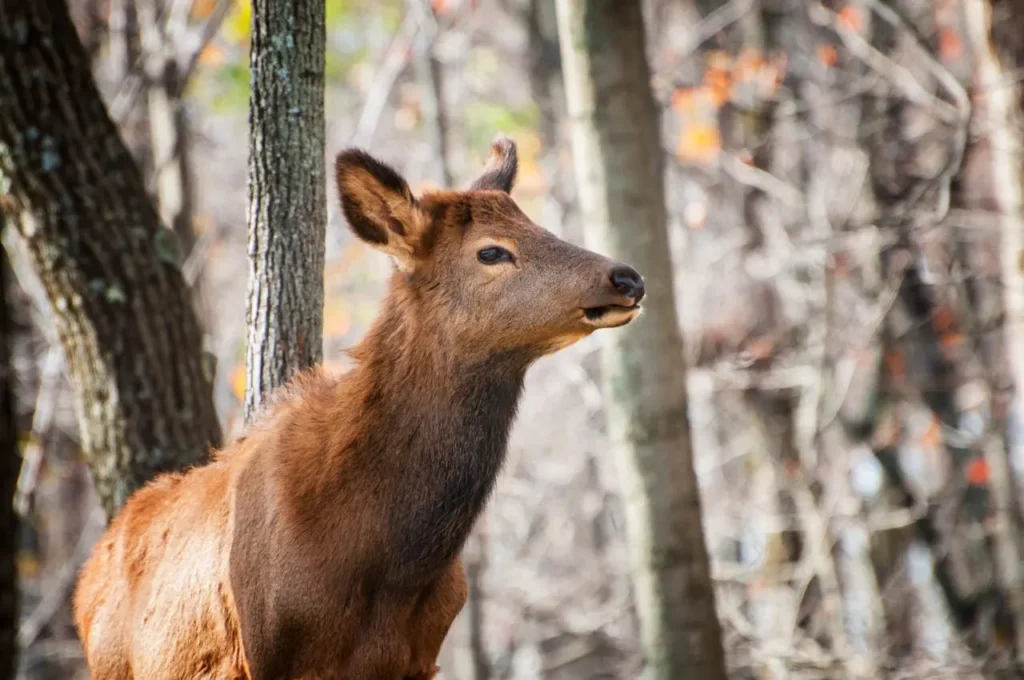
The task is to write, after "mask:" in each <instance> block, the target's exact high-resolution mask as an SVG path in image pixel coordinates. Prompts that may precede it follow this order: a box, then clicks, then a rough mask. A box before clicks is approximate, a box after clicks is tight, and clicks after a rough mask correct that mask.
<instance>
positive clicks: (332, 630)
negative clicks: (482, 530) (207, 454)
mask: <svg viewBox="0 0 1024 680" xmlns="http://www.w3.org/2000/svg"><path fill="white" fill-rule="evenodd" d="M336 173H337V177H336V178H337V186H338V193H339V194H340V197H341V204H342V208H343V210H344V213H345V217H346V218H347V220H348V224H349V226H350V227H351V229H352V231H353V232H354V233H355V235H356V236H358V237H359V238H360V239H362V240H363V241H365V242H366V243H369V244H370V245H373V246H375V247H377V248H379V249H381V250H383V251H384V252H386V253H388V254H389V255H391V256H392V258H393V259H394V261H395V263H396V265H397V267H396V270H395V272H394V274H393V275H392V277H391V280H390V283H389V289H388V295H387V297H386V299H385V300H384V302H383V304H382V308H381V310H380V314H379V316H378V318H377V319H376V321H375V322H374V325H373V327H372V328H371V330H370V331H369V333H368V334H367V336H366V337H365V339H364V340H363V341H362V342H361V343H360V344H359V345H358V346H357V347H355V348H354V349H353V350H352V351H351V353H352V356H353V358H354V359H355V360H356V364H355V367H354V368H353V369H352V370H351V371H350V372H348V373H347V374H345V375H343V376H341V377H333V376H330V375H327V374H325V373H324V372H322V371H320V370H313V371H310V372H308V373H306V374H304V375H300V376H299V377H297V378H296V379H295V380H294V382H293V383H292V384H291V385H290V386H289V387H288V388H286V389H284V390H283V391H282V393H281V394H278V395H277V396H276V398H275V399H274V400H273V402H274V403H273V405H272V406H270V407H268V409H267V412H266V414H265V416H264V417H263V419H262V420H261V421H260V422H259V423H257V424H256V425H254V426H253V427H252V428H251V431H250V432H249V433H248V434H247V436H246V437H245V439H243V440H239V441H236V442H234V443H233V444H232V445H230V446H229V447H227V448H226V449H225V450H224V451H222V452H220V453H218V454H217V455H216V456H215V458H214V460H213V462H211V463H210V464H208V465H206V466H204V467H201V468H197V469H194V470H191V471H189V472H187V473H183V474H173V475H171V474H169V475H163V476H161V477H159V478H157V479H156V480H154V481H153V482H152V483H151V484H149V485H148V486H146V487H144V488H143V489H141V490H140V491H138V493H136V494H135V495H134V496H132V497H131V498H130V499H129V500H128V502H127V503H126V504H125V506H124V509H123V510H122V511H121V513H120V514H119V515H118V516H117V517H116V518H115V519H114V521H113V522H112V523H111V525H110V528H109V530H108V531H107V533H106V534H105V536H104V537H103V539H102V540H101V541H100V542H99V543H98V544H97V546H96V548H95V550H94V552H93V554H92V556H91V557H90V559H89V561H88V563H87V564H86V565H85V568H84V570H83V572H82V574H81V577H80V580H79V582H78V586H77V589H76V591H75V596H74V606H75V622H76V625H77V627H78V631H79V634H80V635H81V638H82V642H83V644H84V646H85V652H86V657H87V659H88V664H89V668H90V671H91V673H92V677H93V678H94V680H127V679H129V678H132V679H135V680H172V679H179V678H180V679H182V680H184V679H186V678H187V679H189V680H192V679H195V678H211V679H213V678H216V679H218V680H220V679H232V680H233V679H236V678H238V679H242V678H244V679H249V680H284V679H288V678H317V679H322V680H333V679H339V680H340V679H341V678H351V679H352V680H403V679H410V678H416V679H424V680H425V679H428V678H431V677H433V675H434V674H435V672H436V670H437V668H436V666H435V661H436V658H437V653H438V650H439V648H440V646H441V642H442V641H443V639H444V637H445V635H446V633H447V631H448V627H449V625H450V624H451V622H452V619H454V618H455V615H456V614H457V613H458V612H459V610H460V609H461V608H462V605H463V602H464V601H465V599H466V582H465V574H464V572H463V569H462V565H461V563H460V562H459V553H460V551H461V549H462V547H463V544H464V542H465V540H466V537H467V535H468V534H469V531H470V529H471V527H472V526H473V523H474V521H475V520H476V518H477V516H478V515H479V514H480V511H481V510H482V509H483V507H484V503H485V502H486V501H487V497H488V495H489V494H490V492H491V488H492V487H493V485H494V481H495V478H496V476H497V474H498V471H499V469H500V468H501V465H502V462H503V460H504V458H505V448H506V442H507V439H508V432H509V427H510V426H511V424H512V419H513V417H514V414H515V410H516V403H517V401H518V399H519V394H520V392H521V391H522V386H523V377H524V374H525V372H526V369H527V367H528V366H529V365H530V364H531V363H532V362H533V361H534V360H535V359H537V358H538V357H540V356H542V355H544V354H548V353H550V352H554V351H556V350H558V349H561V348H563V347H567V346H568V345H570V344H572V343H573V342H576V341H577V340H579V339H580V338H582V337H584V336H586V335H588V334H589V333H591V332H593V331H594V330H595V329H599V328H612V327H615V326H622V325H624V324H626V323H629V322H630V321H632V320H633V319H634V318H636V316H637V315H638V314H639V313H640V309H639V303H640V300H641V298H643V295H644V285H643V280H642V279H641V277H640V275H639V274H638V273H637V272H636V271H635V270H633V269H632V268H630V267H628V266H625V265H622V264H618V263H615V262H612V261H611V260H608V259H607V258H605V257H602V256H600V255H596V254H594V253H592V252H589V251H587V250H583V249H581V248H577V247H576V246H573V245H571V244H569V243H566V242H564V241H561V240H559V239H558V238H556V237H555V236H553V235H552V234H550V233H549V232H547V231H545V230H544V229H541V228H540V227H538V226H537V225H535V224H534V223H532V222H531V221H530V220H529V219H528V218H527V217H526V215H524V214H523V213H522V212H521V211H520V210H519V208H518V207H517V206H516V204H515V202H514V201H513V200H512V199H511V198H510V197H509V191H510V190H511V188H512V184H513V182H514V180H515V175H516V151H515V146H514V144H513V143H512V142H511V141H510V140H507V139H503V138H502V139H499V140H498V141H496V142H495V143H494V146H493V149H492V158H491V161H490V163H489V165H488V167H487V168H486V169H485V171H484V173H483V175H482V176H481V177H480V178H479V179H478V180H477V181H476V182H475V183H474V184H473V186H472V188H471V189H470V190H469V191H439V192H432V193H427V194H426V195H424V196H422V197H420V198H416V197H414V196H413V194H412V192H411V191H410V190H409V187H408V185H407V184H406V182H405V180H403V179H402V178H401V177H400V176H399V175H398V174H397V173H396V172H395V171H394V170H393V169H391V168H390V167H388V166H387V165H384V164H383V163H381V162H379V161H377V160H375V159H373V158H372V157H370V156H369V155H367V154H366V153H364V152H362V151H359V150H347V151H344V152H342V153H341V154H340V155H339V156H338V158H337V162H336Z"/></svg>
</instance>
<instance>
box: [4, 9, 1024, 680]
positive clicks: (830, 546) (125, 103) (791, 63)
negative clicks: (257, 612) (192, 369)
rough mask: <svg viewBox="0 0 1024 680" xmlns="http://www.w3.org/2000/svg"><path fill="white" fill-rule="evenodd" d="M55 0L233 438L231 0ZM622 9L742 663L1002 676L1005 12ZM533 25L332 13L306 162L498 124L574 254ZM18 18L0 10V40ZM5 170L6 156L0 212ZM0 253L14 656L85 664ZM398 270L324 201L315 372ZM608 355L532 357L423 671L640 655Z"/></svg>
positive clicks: (234, 51)
mask: <svg viewBox="0 0 1024 680" xmlns="http://www.w3.org/2000/svg"><path fill="white" fill-rule="evenodd" d="M6 2H8V0H0V5H2V4H4V3H6ZM68 6H69V8H70V10H71V15H72V18H73V20H74V22H75V27H76V29H77V31H78V34H79V36H80V38H81V40H82V43H83V44H84V46H85V48H86V51H87V52H88V56H89V59H90V63H89V66H90V68H91V70H92V73H93V75H94V77H95V80H96V83H97V85H98V87H99V89H100V92H101V94H102V96H103V98H104V100H105V102H106V105H107V109H108V111H109V114H110V116H111V118H112V119H113V121H114V122H115V123H116V125H117V127H118V129H119V131H120V134H121V136H122V138H123V139H124V140H125V142H126V144H127V146H128V148H129V149H130V150H131V153H132V155H133V157H134V159H135V161H136V163H137V164H138V166H139V168H140V169H141V170H142V174H143V177H144V178H145V181H146V187H147V189H148V191H149V192H150V194H151V195H152V197H153V200H154V201H155V202H156V203H157V205H158V206H159V211H160V219H161V221H162V223H163V224H164V225H165V227H166V228H168V229H172V230H173V231H174V232H175V233H176V234H177V236H178V240H179V243H180V245H181V250H182V259H181V271H182V274H183V276H184V277H185V280H186V282H187V283H188V285H189V287H190V289H191V293H192V295H193V298H194V304H195V308H196V309H197V311H198V315H199V322H200V324H201V327H202V333H203V338H202V344H203V347H204V348H205V350H206V351H207V356H206V357H205V359H206V360H207V363H208V364H209V365H210V366H211V367H213V366H215V368H216V370H215V379H214V399H215V402H216V409H217V414H218V416H219V419H220V423H221V424H222V427H223V431H224V434H225V437H226V438H230V437H232V436H235V435H237V434H238V433H239V432H240V431H241V428H242V425H243V420H244V417H245V388H246V366H245V359H246V306H245V304H244V303H243V301H244V300H245V299H246V295H247V288H246V279H247V275H248V267H249V264H248V261H247V257H246V253H247V234H246V202H247V193H246V191H247V158H248V151H249V148H248V142H247V137H246V134H245V130H246V126H247V120H248V116H249V88H250V72H249V47H250V41H251V19H252V17H251V12H252V7H251V5H250V3H249V0H145V1H144V0H139V1H138V2H136V1H134V0H68ZM642 6H643V12H644V19H645V22H646V28H647V31H646V41H647V44H646V50H647V57H648V60H647V61H648V64H649V67H650V71H651V74H652V75H651V83H650V86H651V88H652V90H653V93H654V96H655V98H656V100H657V102H658V105H659V107H660V112H661V118H660V127H661V129H660V131H659V132H660V139H661V142H662V154H663V161H664V168H665V178H664V180H665V199H666V208H667V211H668V213H667V214H668V227H667V228H668V237H669V243H670V250H671V257H672V264H673V274H674V286H675V302H676V306H677V313H678V318H679V323H680V328H681V330H682V334H683V338H684V344H685V348H686V349H685V361H681V360H680V359H679V358H678V357H671V356H669V357H664V358H663V361H660V362H659V371H661V372H665V373H667V374H669V375H676V374H677V375H678V377H679V380H681V381H682V380H685V381H686V383H687V387H688V394H689V419H690V425H691V436H692V448H693V459H694V468H695V471H696V474H697V479H698V481H699V486H700V492H701V498H702V503H703V520H704V521H703V524H704V526H703V529H704V536H705V539H706V543H707V547H708V552H709V555H710V560H711V571H712V576H713V578H714V581H715V595H716V606H717V613H718V618H719V620H720V622H721V627H722V637H723V645H724V648H725V652H726V658H727V662H728V667H729V672H730V677H735V678H758V679H762V678H773V679H774V678H847V677H851V678H854V677H855V678H882V677H885V678H981V677H1024V675H1022V671H1021V668H1022V666H1021V659H1024V580H1022V574H1021V569H1022V566H1024V563H1022V551H1024V546H1022V542H1024V505H1022V503H1024V495H1022V494H1024V486H1022V483H1021V476H1022V475H1024V402H1022V401H1021V397H1020V395H1019V392H1018V390H1017V386H1018V385H1021V384H1024V328H1022V327H1021V323H1022V321H1024V257H1022V253H1024V250H1022V246H1024V214H1022V207H1024V205H1022V190H1024V184H1022V181H1024V175H1022V171H1024V167H1022V162H1024V155H1022V149H1021V121H1022V120H1024V88H1022V86H1021V83H1020V80H1021V77H1020V74H1021V73H1022V72H1024V6H1021V5H1020V3H1017V2H1014V1H1013V0H728V1H712V0H644V1H643V2H642ZM558 24H559V21H558V18H557V12H556V3H555V0H327V1H326V46H325V49H326V65H325V69H326V70H325V75H326V91H325V93H324V108H325V111H326V130H325V137H324V142H325V147H326V153H327V157H328V158H332V157H333V155H334V154H335V153H336V152H337V151H338V150H340V149H341V148H343V147H346V146H352V145H355V146H361V147H364V148H367V149H369V150H371V151H372V152H373V153H374V154H375V155H376V156H377V157H379V158H382V159H385V160H387V161H388V162H390V163H392V164H393V165H395V167H396V168H397V169H399V170H400V171H401V172H402V174H404V175H405V176H406V177H408V178H409V179H410V180H411V181H413V182H419V184H414V185H413V187H412V188H413V190H414V191H415V192H419V191H422V190H424V189H426V188H430V187H441V186H451V185H454V186H459V187H465V186H467V185H468V183H469V181H471V179H472V178H473V177H474V175H475V173H476V172H477V171H478V169H479V164H480V159H481V158H482V157H483V156H484V155H485V151H486V149H487V147H488V144H489V143H490V141H491V139H492V138H493V137H494V135H495V133H496V132H499V131H500V132H504V133H506V134H507V135H509V136H510V137H512V138H514V139H515V140H516V141H517V142H518V149H519V162H520V174H519V183H518V184H517V187H516V190H515V192H514V194H513V196H514V197H515V199H516V200H517V201H518V202H519V204H520V205H521V206H522V207H523V209H524V211H525V212H527V214H529V215H530V217H531V218H532V219H534V220H535V221H536V222H537V223H538V224H541V225H543V226H544V227H546V228H547V229H549V230H551V231H552V232H554V233H555V234H557V235H559V236H561V237H563V238H565V239H567V240H570V241H573V242H576V243H582V242H583V240H584V235H585V233H586V231H587V229H588V225H587V223H586V221H585V220H583V219H582V218H581V212H580V208H579V203H578V192H577V185H576V181H575V180H574V173H573V151H572V141H571V138H572V131H571V129H570V127H571V119H572V116H570V115H569V112H568V110H567V105H566V89H567V88H566V82H565V77H564V75H563V73H564V71H563V66H564V65H563V54H564V51H563V49H564V46H563V47H562V48H560V44H559V25H558ZM16 31H17V27H14V26H7V27H5V26H3V25H0V40H3V39H4V37H3V36H4V34H5V32H6V35H7V37H10V36H12V35H13V34H14V33H13V32H16ZM563 37H564V35H563ZM0 139H2V138H0ZM4 152H5V151H4V148H3V146H2V145H0V154H3V153H4ZM623 171H624V172H629V171H630V169H629V168H624V169H623ZM7 188H8V187H7V186H6V185H5V183H4V177H3V175H2V173H0V192H2V193H0V205H3V206H7V205H9V202H8V201H7V196H6V192H7ZM619 226H620V227H628V228H630V229H635V230H637V231H638V232H639V231H641V230H644V229H647V228H649V227H648V225H647V224H643V223H636V224H629V225H619ZM3 245H4V250H5V251H6V254H7V263H6V264H4V272H3V274H4V276H2V277H0V282H2V286H0V291H2V292H3V293H4V294H5V295H6V300H7V302H8V304H7V305H6V309H7V316H9V318H8V320H7V322H6V325H3V326H0V328H2V329H6V331H7V340H8V343H9V348H10V361H11V364H12V368H13V371H12V373H11V376H12V381H11V382H12V388H13V393H14V397H15V398H14V403H15V409H16V411H15V414H14V416H15V430H16V432H17V442H18V451H19V454H20V457H21V460H20V463H19V466H20V471H18V475H17V486H16V489H15V490H14V509H15V512H16V513H17V514H18V515H19V516H20V518H21V525H20V528H19V530H18V531H19V533H18V535H17V538H16V541H17V574H18V577H19V587H20V597H19V603H20V622H19V626H18V628H19V630H18V638H17V645H18V647H19V648H20V652H19V654H20V665H19V669H18V671H17V676H16V677H18V678H23V679H24V680H44V679H49V678H54V679H56V678H75V677H82V678H84V677H87V674H86V672H85V670H84V663H83V656H82V651H81V647H80V645H79V642H78V640H77V638H76V635H75V631H74V628H73V625H72V622H71V614H70V606H69V597H70V592H71V589H72V588H73V585H74V578H75V575H76V573H77V570H78V568H79V567H80V566H81V564H82V562H83V561H84V560H85V558H86V557H87V555H88V553H89V550H90V548H91V547H92V545H93V543H94V542H95V541H96V540H97V538H98V537H99V535H100V533H101V532H102V530H103V527H104V526H105V520H106V515H105V512H104V510H103V506H102V505H101V503H100V500H99V496H98V495H97V493H96V490H95V489H94V484H93V481H92V479H91V478H90V473H89V469H88V467H87V466H86V465H85V463H84V460H83V456H82V454H81V447H80V443H81V440H80V434H79V426H78V421H77V419H76V413H75V404H74V398H73V388H72V385H71V382H70V381H69V378H68V373H67V370H66V361H65V350H64V349H63V348H62V345H61V342H60V341H59V338H58V333H57V331H56V329H55V325H54V321H53V318H52V310H51V308H50V303H49V302H48V300H47V296H46V294H45V292H44V290H43V287H42V285H41V283H40V281H39V278H38V277H37V275H36V272H35V271H34V269H33V266H32V259H31V256H30V254H29V253H28V252H27V249H26V246H25V243H24V242H23V240H22V238H21V237H20V236H19V233H18V231H17V230H15V229H13V228H5V230H4V232H3ZM389 273H390V265H389V263H388V262H387V259H386V258H385V257H384V256H383V255H380V254H378V253H375V252H372V251H371V250H370V249H369V248H367V247H366V246H365V245H363V244H361V243H360V242H357V241H356V239H355V238H354V237H353V236H352V235H351V234H350V233H349V231H348V230H347V229H346V228H345V225H344V219H343V217H342V216H341V214H340V212H339V209H338V205H337V198H336V196H335V193H334V191H333V188H330V187H328V189H327V231H326V256H325V268H324V317H323V334H324V344H323V363H324V364H325V365H326V366H327V367H329V368H330V369H332V370H337V371H342V370H345V368H346V366H347V365H348V364H347V362H348V359H347V357H346V356H345V355H344V354H343V352H342V350H343V349H344V348H347V347H349V346H351V345H353V344H354V343H355V342H356V341H357V340H358V338H359V337H360V336H361V335H362V333H363V332H364V331H365V330H366V328H367V326H368V324H369V323H370V321H371V320H372V319H373V317H374V314H375V311H376V308H377V304H378V302H379V300H380V298H381V296H382V294H383V292H384V283H385V281H386V278H387V276H388V275H389ZM117 294H118V293H117V291H116V289H110V290H108V291H107V292H106V295H108V296H110V295H114V296H116V295H117ZM650 295H652V296H653V295H657V291H655V290H650ZM607 341H608V339H607V338H605V337H602V336H601V334H597V335H595V336H592V337H590V338H587V339H586V340H584V341H582V342H580V343H578V344H577V345H574V346H573V347H571V348H569V349H567V350H565V351H563V352H561V353H559V354H557V355H554V356H552V357H549V358H546V359H543V360H541V361H540V362H539V363H538V364H537V365H536V366H535V367H534V368H533V369H531V371H530V373H529V374H528V376H527V387H526V391H525V396H524V401H523V403H522V404H521V407H520V409H519V416H518V419H517V422H516V426H515V429H514V431H513V436H512V442H511V445H510V452H509V459H508V463H507V466H506V468H505V471H504V473H503V475H502V477H501V478H500V479H499V482H498V486H497V490H496V492H495V495H494V497H493V499H492V501H491V503H490V505H489V506H488V508H487V510H486V512H485V515H484V516H483V517H482V518H481V521H480V523H479V525H478V527H477V529H476V531H475V533H474V536H473V538H472V539H471V541H470V544H469V545H468V546H467V552H466V557H465V559H466V564H467V569H468V571H469V576H470V588H471V592H470V602H469V604H468V605H467V606H466V608H465V609H464V610H463V612H462V614H461V615H460V617H459V619H458V620H457V622H456V625H455V626H454V627H453V629H452V632H451V634H450V635H449V637H448V640H447V642H446V644H445V648H444V649H443V653H442V658H441V660H440V662H439V664H440V666H441V668H442V677H444V678H454V679H457V680H491V679H495V680H496V679H498V678H508V679H516V680H518V679H527V678H550V679H552V680H555V679H570V678H634V677H638V675H639V674H640V670H641V668H642V665H643V655H642V653H641V651H640V650H641V646H640V642H639V636H640V631H639V629H640V624H639V622H638V615H637V612H636V607H635V606H634V595H633V586H632V585H631V584H632V581H631V578H630V566H629V557H628V556H629V547H628V545H627V539H626V531H625V520H624V508H623V499H622V495H621V487H620V483H619V482H620V479H619V476H618V475H619V473H618V471H617V469H616V468H615V466H614V465H613V462H612V454H611V444H610V441H609V437H608V435H607V433H606V426H605V419H604V417H603V414H604V411H605V407H606V404H605V399H606V397H605V396H604V395H605V392H604V391H603V390H602V389H601V370H602V364H601V362H600V360H599V354H600V352H599V351H598V350H599V348H600V347H601V344H602V343H603V342H607ZM205 365H206V364H204V366H205ZM2 392H3V390H0V405H3V394H2ZM4 420H5V418H4V413H3V409H0V421H4ZM211 427H212V428H213V429H215V426H211ZM211 431H212V430H211ZM0 434H3V435H4V437H5V438H7V439H9V438H10V436H9V432H8V431H7V430H6V429H5V423H4V422H0ZM6 453H7V447H4V449H3V450H2V451H0V455H3V454H6ZM3 469H4V468H3V467H2V466H0V470H3ZM2 482H3V480H0V489H5V488H6V487H5V486H4V484H3V483H2ZM0 519H3V515H0ZM2 527H3V525H0V529H2ZM7 539H8V537H7V536H5V537H3V538H0V541H2V540H7ZM2 571H3V568H2V565H0V577H2V576H3V574H2ZM0 586H3V582H2V580H0ZM3 601H4V594H3V593H0V603H2V602H3ZM2 613H3V607H0V615H2ZM0 628H2V626H0ZM2 650H3V645H2V640H0V653H2ZM2 671H3V668H2V665H0V675H2Z"/></svg>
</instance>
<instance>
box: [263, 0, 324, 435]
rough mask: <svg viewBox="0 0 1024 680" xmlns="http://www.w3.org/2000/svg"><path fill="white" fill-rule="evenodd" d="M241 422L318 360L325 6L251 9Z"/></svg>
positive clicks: (320, 2)
mask: <svg viewBox="0 0 1024 680" xmlns="http://www.w3.org/2000/svg"><path fill="white" fill-rule="evenodd" d="M250 67H251V71H252V76H251V78H252V92H251V94H250V97H249V107H250V113H249V209H248V212H249V216H248V219H249V260H250V268H249V272H250V274H249V312H248V343H247V347H246V373H247V387H246V393H245V419H246V421H247V422H250V421H251V420H252V419H253V418H254V417H255V416H256V415H258V413H259V410H260V405H261V404H262V403H263V400H264V399H265V397H266V396H267V395H268V394H269V393H270V392H271V391H272V390H273V389H274V388H275V387H278V386H279V385H282V384H284V383H286V382H287V381H288V380H289V379H290V378H291V377H292V375H293V374H294V373H295V372H296V371H299V370H301V369H304V368H308V367H310V366H312V365H313V364H316V363H318V362H319V361H320V360H321V358H322V357H323V307H324V281H323V271H324V234H325V229H326V225H327V204H326V198H325V194H326V185H325V175H324V0H312V1H311V2H301V3H296V2H277V1H276V0H255V2H253V7H252V52H251V56H250Z"/></svg>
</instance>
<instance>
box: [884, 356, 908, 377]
mask: <svg viewBox="0 0 1024 680" xmlns="http://www.w3.org/2000/svg"><path fill="white" fill-rule="evenodd" d="M885 369H886V372H887V373H888V374H889V375H890V376H892V377H894V378H902V377H903V376H905V375H906V374H907V358H906V357H905V356H904V355H903V352H901V351H900V350H898V349H890V350H888V351H886V353H885Z"/></svg>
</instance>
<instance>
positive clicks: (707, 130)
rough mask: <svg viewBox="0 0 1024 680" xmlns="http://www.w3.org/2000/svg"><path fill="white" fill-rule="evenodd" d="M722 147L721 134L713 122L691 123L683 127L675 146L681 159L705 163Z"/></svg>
mask: <svg viewBox="0 0 1024 680" xmlns="http://www.w3.org/2000/svg"><path fill="white" fill-rule="evenodd" d="M721 149H722V135H721V133H720V132H719V130H718V126H717V125H715V124H714V123H693V124H691V125H687V126H686V127H685V128H683V132H682V134H681V135H680V136H679V144H678V145H677V147H676V155H677V156H678V157H679V159H680V160H682V161H689V162H693V163H707V162H709V161H712V160H714V158H715V157H716V156H717V155H718V152H719V151H721Z"/></svg>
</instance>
